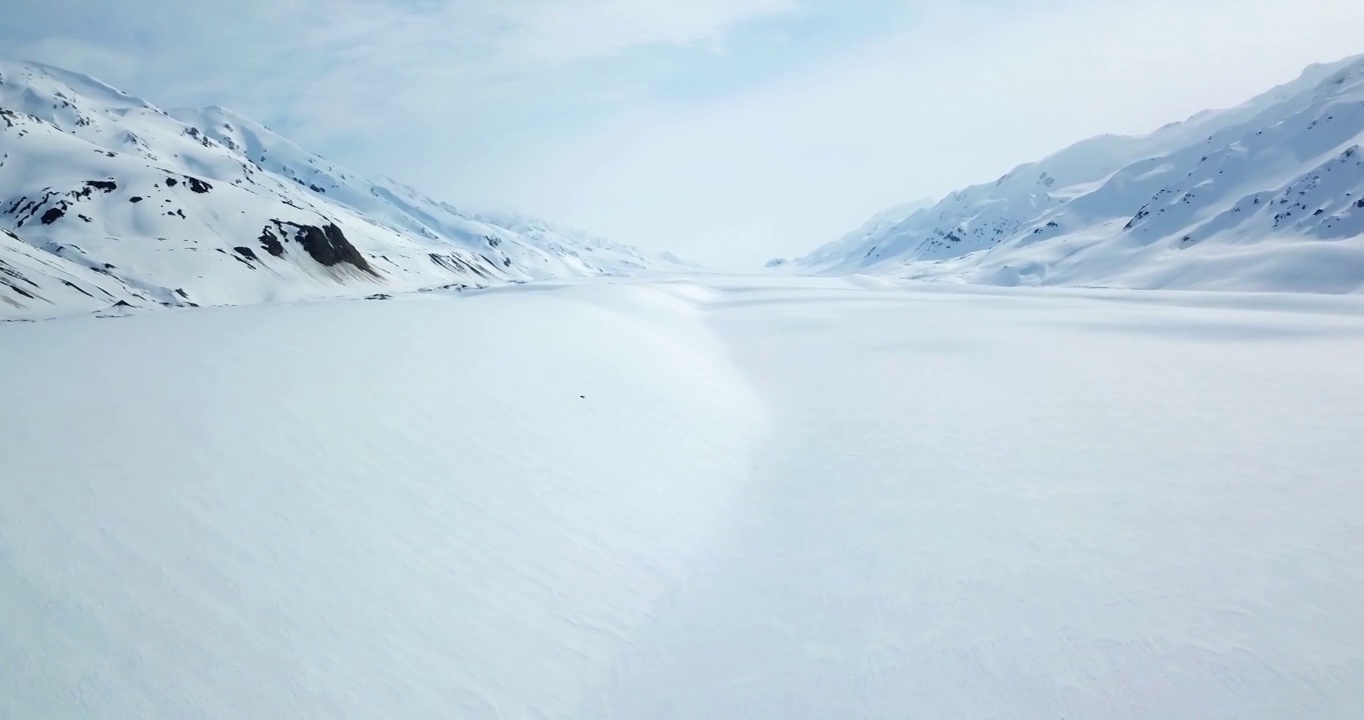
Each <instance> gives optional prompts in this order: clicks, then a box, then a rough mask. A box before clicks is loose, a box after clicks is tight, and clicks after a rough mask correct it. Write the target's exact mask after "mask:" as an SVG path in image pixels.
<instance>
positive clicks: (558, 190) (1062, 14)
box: [494, 0, 1364, 264]
mask: <svg viewBox="0 0 1364 720" xmlns="http://www.w3.org/2000/svg"><path fill="white" fill-rule="evenodd" d="M1362 22H1364V4H1361V3H1356V2H1353V1H1351V0H1316V1H1315V2H1305V3H1282V2H1280V1H1278V0H1200V2H1198V3H1189V2H1184V1H1183V0H1129V1H1127V2H1102V1H1088V2H1081V1H1078V0H1072V1H1069V2H1067V1H1064V0H1063V1H1061V2H1048V3H1012V4H1004V3H982V2H948V1H943V2H935V3H929V4H926V5H925V9H924V12H923V13H922V15H921V16H920V17H919V19H918V21H917V23H916V24H915V25H913V26H912V27H909V28H906V29H904V30H903V31H902V32H899V33H896V34H894V35H893V36H892V37H889V38H887V39H885V40H883V41H881V42H878V43H876V44H875V45H874V46H871V47H866V48H862V49H860V50H857V51H854V52H851V53H849V54H848V55H847V56H846V57H844V58H842V59H841V60H840V61H838V62H834V63H831V64H829V65H828V66H826V67H824V68H822V69H820V70H818V71H816V72H813V73H807V74H801V75H798V76H794V77H790V78H787V79H786V80H784V81H782V82H780V83H777V84H774V85H772V86H770V87H766V88H762V89H759V90H756V91H753V92H748V93H744V94H741V95H736V96H732V97H725V98H722V99H719V100H717V101H715V102H711V103H707V104H704V105H700V106H693V107H687V108H682V109H672V108H669V109H666V110H664V109H658V108H643V109H637V110H636V111H635V113H634V114H633V115H632V116H630V117H628V118H624V119H620V120H619V121H617V122H616V123H615V124H613V125H612V126H611V127H609V128H607V129H605V130H603V131H602V132H600V133H599V134H597V135H596V136H594V137H593V138H591V139H578V140H576V141H575V143H574V144H573V145H572V146H564V147H560V148H558V149H557V150H556V151H555V152H553V153H550V154H549V155H548V156H541V157H540V158H538V161H537V163H536V165H535V167H534V168H533V169H531V170H528V171H527V172H525V173H519V172H516V171H515V169H514V168H509V169H508V170H509V171H510V172H509V174H507V175H503V176H499V177H498V178H497V179H496V180H495V181H494V184H495V185H498V186H516V187H519V188H521V191H522V192H525V193H527V194H528V195H530V196H534V197H535V198H536V199H535V200H534V204H535V206H536V207H539V208H541V210H542V212H546V213H549V214H552V215H553V214H557V215H559V216H562V217H566V218H568V219H571V220H573V221H574V222H578V223H583V224H588V225H591V226H593V227H594V228H597V229H600V230H601V231H602V232H607V233H613V234H617V235H621V236H624V235H626V234H630V235H631V236H632V237H634V238H636V239H638V240H639V241H640V242H645V243H653V242H658V243H659V244H660V245H663V246H673V247H677V248H679V249H681V250H684V251H685V250H691V251H692V252H693V253H696V254H698V255H700V256H701V257H703V258H704V259H706V260H710V261H713V262H727V261H731V260H737V261H742V262H744V263H748V264H753V263H756V262H758V261H760V260H761V259H762V258H764V257H768V256H772V255H790V254H800V253H803V252H805V251H808V250H809V249H811V248H812V247H813V246H815V245H817V244H819V243H821V242H824V241H827V240H831V239H833V238H836V237H837V236H839V235H840V234H841V233H843V232H844V231H847V230H849V229H851V228H853V227H855V226H856V225H858V224H860V222H861V221H862V220H863V219H865V218H866V217H867V216H868V215H870V214H871V213H872V212H875V211H877V210H879V209H881V208H883V207H886V206H889V205H892V204H894V203H896V202H898V201H901V200H905V199H908V198H913V197H920V196H924V195H942V194H945V193H947V192H949V191H951V190H953V189H956V188H959V187H961V186H964V185H967V184H973V183H980V182H988V181H990V180H993V179H994V178H995V177H997V176H998V175H1000V174H1003V173H1004V172H1006V171H1008V170H1009V169H1010V168H1012V167H1013V166H1015V165H1017V164H1019V163H1022V162H1026V161H1030V160H1035V159H1039V158H1040V157H1042V156H1043V155H1045V154H1048V153H1050V152H1053V151H1055V150H1058V149H1060V148H1062V147H1064V146H1066V145H1068V144H1070V143H1073V142H1075V141H1077V140H1080V139H1082V138H1084V137H1088V136H1091V135H1095V134H1099V133H1103V132H1120V133H1144V132H1148V131H1150V130H1154V129H1155V128H1156V127H1158V126H1160V125H1163V124H1165V123H1166V122H1169V121H1172V120H1177V119H1183V118H1185V117H1187V116H1188V115H1191V114H1193V113H1194V112H1197V111H1199V110H1202V109H1206V108H1209V107H1220V106H1229V105H1233V104H1237V103H1239V102H1241V101H1244V100H1246V99H1249V98H1250V97H1251V96H1252V95H1254V94H1257V93H1259V92H1261V91H1264V90H1268V89H1269V88H1270V86H1272V85H1274V84H1277V83H1280V82H1285V81H1288V80H1290V79H1292V78H1293V77H1295V76H1296V75H1297V74H1298V73H1299V72H1300V71H1301V70H1302V68H1303V67H1304V66H1305V65H1307V64H1309V63H1311V62H1317V61H1329V60H1335V59H1339V58H1341V57H1344V56H1346V55H1349V54H1352V53H1356V52H1361V51H1364V43H1361V42H1360V41H1359V39H1358V34H1357V32H1356V31H1355V30H1354V28H1357V27H1359V26H1360V23H1362ZM568 178H575V181H573V182H568V181H567V179H568Z"/></svg>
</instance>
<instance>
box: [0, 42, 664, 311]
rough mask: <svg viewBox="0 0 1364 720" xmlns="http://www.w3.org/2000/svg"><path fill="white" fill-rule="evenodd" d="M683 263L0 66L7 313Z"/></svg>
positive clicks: (91, 83)
mask: <svg viewBox="0 0 1364 720" xmlns="http://www.w3.org/2000/svg"><path fill="white" fill-rule="evenodd" d="M672 265H673V263H672V262H670V261H668V260H664V259H662V258H654V257H648V256H646V255H644V254H643V253H640V252H639V251H637V250H635V249H633V248H630V247H626V246H624V245H618V244H614V243H610V242H607V241H605V240H603V239H601V238H597V237H594V236H592V235H590V234H587V233H584V232H582V231H578V230H573V229H570V228H564V227H560V226H557V225H554V224H551V223H548V222H545V221H542V220H538V219H535V218H529V217H524V216H519V215H512V214H505V213H466V212H463V211H461V210H459V209H457V208H455V207H453V206H451V205H449V204H447V203H444V202H439V201H436V200H432V199H430V198H428V197H426V196H424V195H422V194H421V193H419V192H417V191H416V190H413V189H412V188H410V187H407V186H405V185H402V184H399V183H397V182H394V181H392V180H388V179H366V178H363V177H360V176H357V175H356V174H354V173H351V172H349V171H347V170H345V169H344V168H342V167H340V166H338V165H336V164H335V163H332V162H330V161H328V160H326V159H324V158H322V157H320V156H318V155H315V154H313V153H310V152H308V151H306V150H303V149H302V148H300V147H299V146H297V145H295V144H294V143H292V142H290V141H289V140H287V139H285V138H283V137H281V136H279V135H277V134H275V133H274V132H272V131H270V130H269V129H267V128H265V127H264V126H262V125H261V124H259V123H257V122H254V121H252V120H250V119H248V118H245V117H242V116H240V115H238V114H236V113H234V112H232V111H230V110H226V109H224V108H221V107H210V108H204V109H197V110H172V111H163V110H161V109H160V108H158V107H156V106H154V105H152V104H151V103H148V102H146V101H144V100H141V99H138V98H135V97H131V96H129V95H127V94H125V93H123V92H121V91H119V90H116V89H114V88H112V87H109V86H108V85H105V84H104V83H101V82H99V81H97V80H94V79H92V78H90V77H87V76H84V75H80V74H77V73H72V72H67V71H64V70H59V69H56V68H52V67H47V66H43V65H38V64H32V63H16V62H0V317H8V318H34V317H49V316H56V315H65V314H73V313H82V312H90V311H99V310H105V309H108V308H110V307H111V306H119V307H124V306H128V307H133V308H136V307H158V306H165V305H169V306H188V305H205V304H238V303H255V302H264V301H276V300H298V299H309V298H324V297H356V296H366V295H370V294H378V293H384V292H389V291H392V290H413V289H422V288H433V287H441V286H451V285H454V286H474V285H488V284H496V283H505V282H515V281H521V280H530V279H538V278H552V277H564V276H577V275H602V274H620V273H631V272H637V271H639V270H643V269H646V268H654V267H671V266H672Z"/></svg>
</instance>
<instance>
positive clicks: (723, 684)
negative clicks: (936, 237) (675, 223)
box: [0, 277, 1364, 718]
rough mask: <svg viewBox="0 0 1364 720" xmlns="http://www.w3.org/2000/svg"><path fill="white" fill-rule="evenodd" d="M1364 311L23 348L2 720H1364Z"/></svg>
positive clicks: (481, 307)
mask: <svg viewBox="0 0 1364 720" xmlns="http://www.w3.org/2000/svg"><path fill="white" fill-rule="evenodd" d="M1362 361H1364V301H1361V300H1360V299H1359V298H1354V297H1302V296H1282V295H1254V294H1216V295H1206V294H1196V293H1161V292H1122V291H1083V290H1056V289H1051V290H1037V289H989V288H980V287H968V288H952V287H948V286H943V285H920V286H910V287H908V288H906V287H890V286H889V285H886V284H883V283H879V282H876V281H872V280H866V279H864V280H850V279H849V280H831V279H803V278H770V277H769V278H748V277H731V278H704V277H691V278H679V279H677V280H674V281H670V282H669V281H661V280H654V281H652V282H642V281H624V280H621V281H604V280H603V281H594V282H582V283H560V284H546V285H528V286H517V287H509V288H500V289H494V290H488V291H483V292H479V293H473V294H465V295H464V296H454V295H441V294H431V295H425V296H417V297H400V298H397V299H395V300H391V301H387V302H364V301H349V302H330V303H313V304H299V305H285V306H256V307H239V308H214V309H203V310H195V311H190V312H163V313H156V314H149V315H139V316H134V317H125V318H113V319H93V318H72V319H63V320H54V321H48V322H44V323H36V324H12V325H7V326H0V377H4V378H7V379H9V381H10V382H8V383H7V384H6V386H5V388H4V392H3V399H4V403H3V405H2V406H0V490H3V502H0V717H82V718H86V717H89V718H98V717H109V718H114V717H147V718H181V717H212V718H237V717H240V718H253V717H304V716H308V717H356V718H379V717H409V718H412V717H432V718H435V717H487V718H496V717H502V718H523V717H525V718H559V717H568V718H577V717H583V718H588V717H590V718H597V717H616V718H672V717H675V718H713V717H735V718H740V717H753V718H757V717H771V718H818V717H831V718H832V717H837V718H852V717H859V718H862V717H866V718H873V717H877V718H903V717H1020V718H1055V717H1105V718H1149V717H1200V718H1257V717H1258V718H1283V717H1302V718H1319V717H1358V716H1364V615H1361V613H1360V612H1359V611H1358V608H1360V607H1364V560H1360V558H1361V557H1364V519H1361V517H1360V514H1359V508H1360V507H1364V486H1361V484H1360V483H1359V480H1358V478H1359V468H1360V467H1361V466H1364V444H1361V443H1360V442H1359V435H1360V431H1361V430H1364V375H1361V374H1360V371H1359V368H1360V367H1364V362H1362Z"/></svg>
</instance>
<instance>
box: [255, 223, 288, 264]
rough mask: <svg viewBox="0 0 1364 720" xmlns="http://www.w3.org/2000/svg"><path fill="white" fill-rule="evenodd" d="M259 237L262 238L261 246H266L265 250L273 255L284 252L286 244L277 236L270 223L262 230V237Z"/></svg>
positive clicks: (276, 255)
mask: <svg viewBox="0 0 1364 720" xmlns="http://www.w3.org/2000/svg"><path fill="white" fill-rule="evenodd" d="M258 239H259V240H260V246H261V247H262V248H265V252H268V253H270V254H271V255H274V256H275V257H279V256H281V255H283V254H284V244H283V243H281V242H280V241H279V238H278V237H276V236H275V233H274V232H273V231H272V230H271V229H270V226H269V225H267V226H265V229H263V230H261V233H260V237H259V238H258Z"/></svg>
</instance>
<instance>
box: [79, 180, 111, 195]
mask: <svg viewBox="0 0 1364 720" xmlns="http://www.w3.org/2000/svg"><path fill="white" fill-rule="evenodd" d="M85 186H86V187H88V188H94V189H96V190H103V191H104V192H106V193H111V192H113V191H115V190H117V189H118V183H116V182H114V181H113V180H86V181H85Z"/></svg>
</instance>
